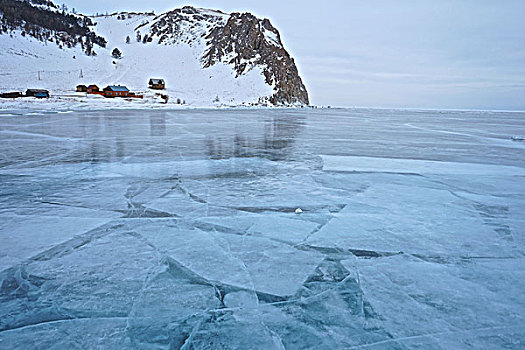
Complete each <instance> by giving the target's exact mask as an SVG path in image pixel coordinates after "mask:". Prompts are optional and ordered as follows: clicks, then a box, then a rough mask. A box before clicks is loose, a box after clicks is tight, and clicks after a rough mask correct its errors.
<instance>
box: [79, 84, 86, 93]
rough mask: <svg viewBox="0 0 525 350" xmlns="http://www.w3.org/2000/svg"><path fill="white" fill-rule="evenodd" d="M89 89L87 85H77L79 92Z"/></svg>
mask: <svg viewBox="0 0 525 350" xmlns="http://www.w3.org/2000/svg"><path fill="white" fill-rule="evenodd" d="M87 89H88V88H87V86H86V85H77V92H87Z"/></svg>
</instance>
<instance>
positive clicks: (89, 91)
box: [87, 85, 100, 94]
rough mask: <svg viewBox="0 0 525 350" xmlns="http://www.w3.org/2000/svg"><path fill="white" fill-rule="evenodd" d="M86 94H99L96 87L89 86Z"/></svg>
mask: <svg viewBox="0 0 525 350" xmlns="http://www.w3.org/2000/svg"><path fill="white" fill-rule="evenodd" d="M87 93H88V94H98V93H100V89H99V88H98V86H96V85H89V86H88V87H87Z"/></svg>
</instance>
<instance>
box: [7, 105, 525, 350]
mask: <svg viewBox="0 0 525 350" xmlns="http://www.w3.org/2000/svg"><path fill="white" fill-rule="evenodd" d="M519 135H525V113H503V112H502V113H491V112H444V111H443V112H439V111H434V112H431V111H396V110H366V109H356V110H344V109H328V110H326V109H325V110H310V109H304V110H303V109H301V110H186V111H129V110H128V111H126V110H120V111H116V110H115V111H83V112H69V113H49V112H46V113H38V112H32V113H29V112H27V111H26V112H24V111H6V110H0V142H1V145H2V146H1V149H0V179H1V182H0V203H1V206H0V271H1V272H0V348H1V349H36V348H38V349H88V348H89V349H128V348H136V349H179V348H182V349H523V348H525V294H524V291H525V141H513V140H512V137H513V136H519ZM298 208H301V210H302V213H296V209H298Z"/></svg>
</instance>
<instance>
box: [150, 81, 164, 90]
mask: <svg viewBox="0 0 525 350" xmlns="http://www.w3.org/2000/svg"><path fill="white" fill-rule="evenodd" d="M149 88H150V89H154V90H164V89H165V88H166V83H165V82H164V79H150V80H149Z"/></svg>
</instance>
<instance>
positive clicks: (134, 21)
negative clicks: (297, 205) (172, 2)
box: [0, 7, 309, 106]
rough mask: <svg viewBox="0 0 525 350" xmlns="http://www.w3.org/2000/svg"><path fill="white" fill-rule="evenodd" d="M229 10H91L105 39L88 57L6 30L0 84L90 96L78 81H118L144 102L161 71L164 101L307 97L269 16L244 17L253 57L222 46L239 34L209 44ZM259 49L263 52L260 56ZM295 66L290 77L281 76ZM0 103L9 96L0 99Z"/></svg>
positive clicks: (0, 43) (0, 44) (0, 88)
mask: <svg viewBox="0 0 525 350" xmlns="http://www.w3.org/2000/svg"><path fill="white" fill-rule="evenodd" d="M244 15H247V14H244ZM235 16H237V17H238V16H239V14H232V15H228V14H224V13H222V12H219V11H212V10H205V9H195V8H191V7H184V8H182V9H177V10H174V11H170V12H167V13H165V14H162V15H159V16H155V15H153V14H138V13H118V14H113V15H110V16H100V17H94V18H92V21H93V22H94V23H95V26H94V27H92V28H91V29H92V30H94V31H95V32H96V33H97V34H98V35H100V36H102V37H103V38H105V39H106V40H107V46H106V48H102V47H100V46H96V45H95V47H94V50H95V52H96V56H94V57H90V56H86V55H85V53H84V52H83V51H82V49H81V48H80V47H79V46H77V47H73V48H64V49H59V48H58V47H57V46H56V45H51V44H46V43H43V42H41V41H38V40H36V39H35V38H32V37H29V36H25V37H23V36H22V35H21V31H14V32H11V33H10V34H6V33H4V34H3V35H0V92H5V91H14V90H20V91H24V90H25V89H27V88H45V89H49V90H50V91H51V94H52V95H53V96H55V98H57V97H58V98H62V99H68V98H71V97H72V96H73V97H74V98H75V99H76V101H80V102H86V101H87V102H91V101H94V100H97V97H93V96H84V95H83V94H75V93H74V92H73V91H74V89H75V86H76V85H78V84H85V85H89V84H97V85H99V86H100V87H104V86H106V85H109V84H122V85H126V86H128V87H129V88H130V89H131V90H132V91H136V92H144V93H145V100H144V101H137V102H135V103H149V102H154V101H156V100H155V93H156V91H151V90H148V88H147V84H148V81H149V79H150V78H162V79H164V80H165V81H166V84H167V90H166V92H165V93H166V94H168V95H169V96H170V103H176V102H177V100H179V99H180V100H181V101H185V103H186V104H187V105H190V106H215V105H249V104H266V103H270V104H308V102H309V101H308V94H307V92H306V88H305V87H304V85H303V84H302V81H301V79H300V77H299V75H298V73H297V68H296V67H295V64H294V63H293V59H292V58H291V57H290V56H289V55H288V53H287V52H286V51H285V50H284V47H283V46H282V43H281V42H280V38H279V33H278V32H277V31H276V30H275V32H271V33H270V32H268V30H267V29H264V27H263V26H262V23H269V21H267V20H258V19H256V18H255V17H253V16H251V15H250V16H251V17H249V18H248V21H249V22H250V23H249V24H250V26H251V27H253V28H252V29H250V33H247V34H250V35H253V32H254V30H253V29H254V28H255V29H257V30H259V32H260V33H263V35H264V38H263V39H264V40H263V41H264V43H263V44H264V45H262V44H261V43H259V44H258V45H259V47H254V48H253V49H252V50H251V52H250V53H249V54H250V55H252V56H253V57H248V56H249V55H247V51H246V50H244V52H236V51H232V50H230V52H229V51H228V47H230V48H235V47H240V46H242V45H239V44H238V42H241V40H243V42H244V44H243V45H244V46H245V47H246V40H248V39H247V38H242V37H241V36H235V38H233V37H229V36H224V38H226V39H225V40H229V41H230V43H229V46H228V45H225V40H222V43H221V46H220V47H219V46H213V45H214V43H215V42H216V39H217V31H218V30H224V28H225V26H226V25H227V24H228V23H229V20H230V18H233V17H235ZM270 26H271V25H270ZM266 27H268V25H266ZM272 28H273V27H272ZM265 32H267V33H268V34H264V33H265ZM241 34H242V33H241ZM127 37H129V40H127ZM138 38H140V41H138V40H137V39H138ZM212 39H214V40H215V41H214V42H212ZM256 39H257V40H259V41H260V38H256ZM128 41H129V43H128ZM269 45H272V46H273V47H275V50H276V51H275V53H273V54H272V53H271V52H270V51H268V49H267V48H268V46H269ZM115 48H118V49H119V50H120V51H121V52H122V58H121V59H114V58H113V57H112V56H111V53H112V51H113V50H114V49H115ZM217 50H220V53H218V54H215V56H214V57H213V59H210V52H216V51H217ZM261 50H262V51H261ZM259 51H260V52H259ZM217 52H218V51H217ZM261 53H263V54H265V55H268V57H265V58H264V59H261ZM206 55H207V56H206ZM270 55H272V56H271V57H270ZM241 56H245V57H244V58H242V57H241ZM205 57H207V58H208V59H207V60H205ZM274 61H275V62H288V65H287V66H286V64H285V65H284V66H285V68H284V72H277V71H276V70H275V69H274V68H272V64H273V65H275V62H274ZM240 64H243V69H242V71H241V70H240V69H239V65H240ZM281 65H282V63H281ZM287 73H288V74H287ZM279 74H280V75H279ZM294 74H295V75H296V78H295V80H293V81H288V80H286V79H282V78H281V75H282V76H284V77H290V76H292V75H294ZM39 77H40V80H39ZM293 84H296V85H298V86H291V85H293ZM287 85H288V88H287ZM294 91H298V92H299V94H297V93H295V92H294ZM0 103H3V104H5V103H7V102H5V101H1V100H0Z"/></svg>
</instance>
